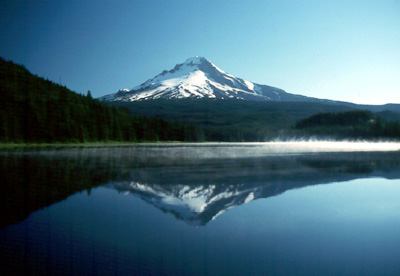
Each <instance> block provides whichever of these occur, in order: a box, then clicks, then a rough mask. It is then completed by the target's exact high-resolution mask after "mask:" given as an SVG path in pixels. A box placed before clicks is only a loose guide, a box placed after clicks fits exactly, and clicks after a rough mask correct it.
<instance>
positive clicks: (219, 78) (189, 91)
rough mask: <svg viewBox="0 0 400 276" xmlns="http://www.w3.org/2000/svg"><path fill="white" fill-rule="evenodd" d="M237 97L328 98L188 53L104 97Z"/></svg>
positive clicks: (250, 98) (248, 98) (310, 99)
mask: <svg viewBox="0 0 400 276" xmlns="http://www.w3.org/2000/svg"><path fill="white" fill-rule="evenodd" d="M183 98H198V99H202V98H208V99H239V100H250V101H291V102H298V101H301V102H329V103H336V102H335V101H331V100H324V99H317V98H312V97H306V96H303V95H298V94H291V93H288V92H286V91H284V90H282V89H280V88H276V87H273V86H268V85H264V84H258V83H254V82H251V81H248V80H245V79H242V78H238V77H235V76H233V75H231V74H229V73H226V72H225V71H223V70H222V69H220V68H219V67H217V66H216V65H215V64H213V63H212V62H210V61H209V60H208V59H206V58H204V57H199V56H196V57H191V58H188V59H187V60H186V61H185V62H183V63H180V64H177V65H175V67H174V68H173V69H171V70H164V71H163V72H161V73H160V74H158V75H156V76H155V77H153V78H150V79H148V80H147V81H145V82H144V83H142V84H140V85H138V86H136V87H134V88H132V89H120V90H119V91H118V92H117V93H114V94H109V95H105V96H103V97H100V98H99V99H101V100H103V101H123V102H132V101H141V100H149V99H183Z"/></svg>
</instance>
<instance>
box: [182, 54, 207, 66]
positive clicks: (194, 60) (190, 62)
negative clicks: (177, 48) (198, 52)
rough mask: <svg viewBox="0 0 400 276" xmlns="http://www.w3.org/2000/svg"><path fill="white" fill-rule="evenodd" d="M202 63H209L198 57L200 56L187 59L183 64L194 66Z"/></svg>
mask: <svg viewBox="0 0 400 276" xmlns="http://www.w3.org/2000/svg"><path fill="white" fill-rule="evenodd" d="M203 62H208V63H210V61H208V60H207V59H206V58H205V57H200V56H194V57H190V58H188V59H187V60H186V61H185V62H184V64H187V65H195V64H201V63H203Z"/></svg>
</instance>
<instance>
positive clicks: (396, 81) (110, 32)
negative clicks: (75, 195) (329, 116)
mask: <svg viewBox="0 0 400 276" xmlns="http://www.w3.org/2000/svg"><path fill="white" fill-rule="evenodd" d="M0 56H1V57H3V58H4V59H6V60H12V61H13V62H15V63H18V64H23V65H24V66H25V67H26V68H27V69H28V70H30V71H31V72H32V73H34V74H37V75H39V76H41V77H45V78H48V79H50V80H52V81H54V82H57V83H61V84H62V85H66V86H67V87H68V88H70V89H72V90H74V91H77V92H79V93H83V94H86V92H87V91H88V90H90V91H91V93H92V95H93V96H94V97H99V96H103V95H105V94H110V93H115V92H117V91H118V90H119V89H122V88H133V87H135V86H137V85H139V84H141V83H143V82H144V81H146V80H147V79H150V78H152V77H154V76H155V75H157V74H159V73H161V72H162V71H163V70H165V69H167V70H169V69H172V68H173V67H174V66H175V64H178V63H182V62H184V61H185V60H186V59H187V58H189V57H192V56H203V57H205V58H207V59H208V60H210V61H211V62H213V63H214V64H215V65H217V66H218V67H219V68H221V69H222V70H224V71H226V72H228V73H230V74H233V75H234V76H236V77H240V78H243V79H246V80H249V81H252V82H255V83H258V84H266V85H270V86H275V87H278V88H281V89H284V90H285V91H287V92H289V93H295V94H302V95H305V96H311V97H317V98H324V99H333V100H342V101H349V102H354V103H362V104H385V103H400V1H399V0H377V1H372V0H371V1H370V0H360V1H352V0H345V1H341V0H335V1H330V0H320V1H316V0H315V1H306V0H292V1H285V0H281V1H278V0H276V1H268V0H260V1H252V0H246V1H235V0H231V1H228V0H226V1H222V0H221V1H218V0H213V1H208V0H203V1H194V0H193V1H191V0H182V1H178V0H170V1H169V0H158V1H157V0H143V1H139V0H136V1H135V0H133V1H132V0H130V1H122V0H121V1H118V0H117V1H106V0H93V1H91V0H69V1H62V0H57V1H41V0H35V1H33V0H30V1H19V0H2V1H0Z"/></svg>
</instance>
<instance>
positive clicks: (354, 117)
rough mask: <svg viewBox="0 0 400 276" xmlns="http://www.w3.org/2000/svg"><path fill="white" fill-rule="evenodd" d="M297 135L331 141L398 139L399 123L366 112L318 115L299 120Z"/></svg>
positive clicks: (399, 137) (354, 111) (399, 133)
mask: <svg viewBox="0 0 400 276" xmlns="http://www.w3.org/2000/svg"><path fill="white" fill-rule="evenodd" d="M295 129H296V130H297V135H300V136H301V135H302V136H318V137H323V138H325V137H329V138H332V139H367V140H371V139H394V140H398V139H400V124H399V121H390V120H386V119H383V118H382V117H381V116H378V115H377V114H376V113H372V112H371V111H367V110H353V111H348V112H338V113H330V112H327V113H319V114H315V115H312V116H310V117H308V118H305V119H302V120H299V121H298V122H297V123H296V125H295Z"/></svg>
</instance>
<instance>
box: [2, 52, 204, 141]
mask: <svg viewBox="0 0 400 276" xmlns="http://www.w3.org/2000/svg"><path fill="white" fill-rule="evenodd" d="M0 97H1V101H0V142H3V143H9V142H13V143H42V142H45V143H54V142H61V143H75V142H98V141H102V142H107V141H129V142H142V141H153V142H154V141H198V140H200V139H201V137H202V134H201V130H199V129H198V128H196V127H195V126H193V125H190V124H183V123H180V122H177V121H171V122H168V121H166V120H163V119H160V118H148V117H144V116H132V115H131V114H130V113H129V111H128V110H126V109H124V108H116V107H110V106H108V105H107V104H105V103H102V102H100V101H98V100H96V99H93V98H92V97H91V93H90V91H88V93H87V95H86V96H84V95H81V94H78V93H75V92H73V91H71V90H69V89H68V88H66V87H65V86H62V85H59V84H56V83H54V82H51V81H49V80H46V79H44V78H41V77H38V76H36V75H33V74H31V73H30V72H29V71H28V70H27V69H26V68H25V67H24V66H21V65H17V64H14V63H12V62H11V61H5V60H4V59H2V58H0Z"/></svg>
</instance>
